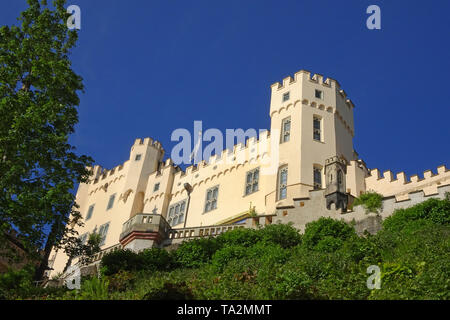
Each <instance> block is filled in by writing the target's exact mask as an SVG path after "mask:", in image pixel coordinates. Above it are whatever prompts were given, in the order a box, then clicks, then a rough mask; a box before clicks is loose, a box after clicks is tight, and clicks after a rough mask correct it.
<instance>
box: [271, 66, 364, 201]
mask: <svg viewBox="0 0 450 320" xmlns="http://www.w3.org/2000/svg"><path fill="white" fill-rule="evenodd" d="M271 88H272V95H271V103H270V118H271V134H278V135H279V136H280V140H279V143H280V144H279V166H280V170H286V169H287V176H288V177H287V182H286V189H287V191H286V192H285V193H286V194H287V196H286V200H282V199H281V198H283V196H284V193H283V194H282V195H281V197H280V196H279V192H276V193H277V196H276V197H277V198H276V199H275V205H276V206H289V205H292V203H289V199H295V198H300V197H308V193H309V191H310V190H313V189H325V187H326V184H325V179H324V178H325V160H326V159H329V158H331V157H333V156H338V157H339V158H342V159H345V161H346V162H349V161H351V160H355V159H356V153H355V152H354V150H353V141H352V139H353V136H354V128H353V108H354V106H353V103H352V102H351V101H350V100H349V99H348V98H347V96H346V94H345V92H344V91H343V90H342V89H341V88H340V85H339V83H338V82H337V81H336V80H333V79H330V78H328V79H326V80H324V79H323V76H321V75H319V74H315V75H314V76H312V77H311V74H310V72H308V71H305V70H301V71H299V72H297V73H296V74H295V76H294V78H292V77H287V78H285V79H283V83H282V84H280V83H278V82H277V83H275V84H273V85H272V86H271ZM330 170H331V169H330ZM279 176H280V174H278V177H279ZM283 177H284V173H283ZM278 180H280V179H278ZM277 183H278V185H279V183H280V181H277V178H273V181H272V184H274V185H276V184H277ZM278 189H279V188H278ZM283 192H284V191H283Z"/></svg>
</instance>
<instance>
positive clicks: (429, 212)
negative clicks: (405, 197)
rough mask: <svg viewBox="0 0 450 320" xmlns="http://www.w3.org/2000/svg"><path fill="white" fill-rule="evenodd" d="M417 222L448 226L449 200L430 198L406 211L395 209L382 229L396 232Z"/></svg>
mask: <svg viewBox="0 0 450 320" xmlns="http://www.w3.org/2000/svg"><path fill="white" fill-rule="evenodd" d="M417 220H427V221H430V222H432V223H435V224H439V225H448V224H450V200H447V199H443V200H439V199H434V198H431V199H428V200H426V201H424V202H422V203H419V204H416V205H415V206H413V207H410V208H407V209H397V210H395V212H394V213H393V214H392V215H391V216H390V217H388V218H386V220H384V222H383V228H386V229H389V230H392V231H395V230H397V231H398V230H401V229H403V228H405V227H406V226H407V225H408V224H409V223H410V222H412V221H417Z"/></svg>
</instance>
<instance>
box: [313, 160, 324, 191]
mask: <svg viewBox="0 0 450 320" xmlns="http://www.w3.org/2000/svg"><path fill="white" fill-rule="evenodd" d="M316 172H318V173H319V175H318V176H319V177H320V182H317V181H316ZM313 186H314V190H320V189H322V186H323V177H322V168H321V167H319V166H314V167H313Z"/></svg>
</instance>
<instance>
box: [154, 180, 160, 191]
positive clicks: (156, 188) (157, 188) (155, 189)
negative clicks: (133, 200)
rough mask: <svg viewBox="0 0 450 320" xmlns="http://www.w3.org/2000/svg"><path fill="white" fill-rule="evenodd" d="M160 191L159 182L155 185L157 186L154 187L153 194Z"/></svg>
mask: <svg viewBox="0 0 450 320" xmlns="http://www.w3.org/2000/svg"><path fill="white" fill-rule="evenodd" d="M158 190H159V182H158V183H155V186H154V187H153V192H156V191H158Z"/></svg>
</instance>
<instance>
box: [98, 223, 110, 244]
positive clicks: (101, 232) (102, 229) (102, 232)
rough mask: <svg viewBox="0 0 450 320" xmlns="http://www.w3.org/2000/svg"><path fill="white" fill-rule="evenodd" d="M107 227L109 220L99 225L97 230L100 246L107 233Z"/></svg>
mask: <svg viewBox="0 0 450 320" xmlns="http://www.w3.org/2000/svg"><path fill="white" fill-rule="evenodd" d="M108 229H109V222H108V223H105V224H102V225H101V226H100V229H99V231H98V234H99V235H100V239H101V240H100V246H102V245H104V244H105V241H106V235H107V234H108Z"/></svg>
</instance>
